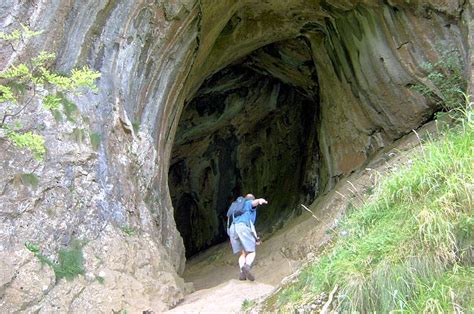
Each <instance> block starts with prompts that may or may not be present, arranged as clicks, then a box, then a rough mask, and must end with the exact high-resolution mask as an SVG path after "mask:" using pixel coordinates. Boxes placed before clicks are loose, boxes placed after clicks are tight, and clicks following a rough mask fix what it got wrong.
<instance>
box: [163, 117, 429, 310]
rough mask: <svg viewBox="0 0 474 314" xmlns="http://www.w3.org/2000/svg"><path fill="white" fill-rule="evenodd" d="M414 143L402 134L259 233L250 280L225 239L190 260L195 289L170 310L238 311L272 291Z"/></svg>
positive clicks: (412, 136) (406, 155)
mask: <svg viewBox="0 0 474 314" xmlns="http://www.w3.org/2000/svg"><path fill="white" fill-rule="evenodd" d="M427 131H430V132H433V131H434V126H433V124H429V125H427V126H425V127H423V128H422V129H421V130H418V134H419V135H423V134H424V133H425V132H427ZM418 143H419V141H418V139H417V137H416V136H415V134H413V133H412V134H410V135H408V136H406V137H405V138H402V139H401V140H399V141H398V142H396V143H395V144H394V145H393V146H392V147H391V148H389V149H386V150H384V151H382V152H380V153H379V154H378V155H377V156H375V157H374V158H373V159H372V161H371V162H370V163H369V164H368V165H367V166H366V168H365V169H363V170H361V171H358V172H355V173H353V174H352V175H351V176H349V177H348V178H345V179H344V180H341V182H339V183H338V184H337V185H336V186H335V188H334V189H333V190H332V191H331V192H329V193H327V194H326V195H324V196H322V197H320V198H318V200H317V201H316V202H315V203H313V204H312V205H311V206H309V207H310V209H311V211H312V212H313V214H311V213H309V212H306V211H303V213H302V214H301V215H299V216H296V217H295V218H293V219H291V221H289V222H288V224H286V225H285V227H284V228H282V229H280V230H278V231H277V232H275V233H274V234H273V235H272V236H271V237H269V238H268V239H265V235H263V243H262V245H260V246H259V247H258V248H257V258H256V260H255V263H254V267H253V268H252V271H253V273H254V274H255V277H256V280H255V281H254V282H249V281H239V280H238V275H239V273H238V263H237V258H238V256H234V255H232V254H231V248H230V244H229V243H228V242H227V243H223V244H220V245H216V246H214V247H212V248H210V249H208V250H206V251H204V252H202V253H201V254H199V255H198V256H196V257H194V258H192V259H191V260H189V261H188V263H187V265H186V271H185V273H184V275H183V277H184V279H185V280H186V282H192V283H193V284H194V289H195V292H193V293H191V294H189V295H187V296H186V297H185V299H184V300H183V301H182V302H181V303H180V304H178V305H177V306H176V307H175V308H173V309H171V310H170V311H169V313H208V312H219V313H236V312H239V311H241V310H242V303H243V302H244V301H245V300H247V301H251V300H257V301H258V299H259V298H263V297H265V296H267V295H268V294H270V293H272V291H274V290H275V289H276V287H277V286H279V285H280V284H281V283H282V281H283V282H285V281H286V280H289V279H290V278H291V274H294V273H295V272H296V271H297V270H298V269H299V268H300V267H301V265H302V264H303V263H305V262H307V261H308V260H311V259H312V258H314V257H315V256H316V255H317V254H318V251H319V250H320V249H321V248H322V246H323V245H324V244H325V243H327V241H329V239H330V234H331V231H330V230H331V229H332V228H333V227H334V226H335V225H336V224H337V220H338V219H339V217H340V216H341V215H342V214H343V212H344V210H345V209H346V208H347V206H348V204H349V203H351V204H353V205H357V204H358V202H360V201H361V199H362V195H363V194H364V192H365V191H366V190H367V189H368V188H371V187H372V185H373V184H374V180H376V179H377V178H379V177H380V174H382V173H384V172H386V171H390V170H392V169H393V168H394V167H397V165H399V164H403V163H405V162H406V161H407V160H408V159H410V156H411V153H406V151H409V150H411V149H413V148H414V147H419V146H418Z"/></svg>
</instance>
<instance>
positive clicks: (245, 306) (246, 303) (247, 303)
mask: <svg viewBox="0 0 474 314" xmlns="http://www.w3.org/2000/svg"><path fill="white" fill-rule="evenodd" d="M255 304H256V303H255V301H254V300H247V299H245V300H244V301H243V302H242V306H241V309H242V311H247V310H250V309H251V308H252V307H253V306H254V305H255Z"/></svg>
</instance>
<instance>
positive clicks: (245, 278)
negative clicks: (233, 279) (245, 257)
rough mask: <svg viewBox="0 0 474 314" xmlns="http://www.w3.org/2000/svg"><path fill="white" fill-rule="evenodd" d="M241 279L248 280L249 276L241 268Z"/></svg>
mask: <svg viewBox="0 0 474 314" xmlns="http://www.w3.org/2000/svg"><path fill="white" fill-rule="evenodd" d="M239 280H247V276H245V274H244V272H243V271H242V270H240V274H239Z"/></svg>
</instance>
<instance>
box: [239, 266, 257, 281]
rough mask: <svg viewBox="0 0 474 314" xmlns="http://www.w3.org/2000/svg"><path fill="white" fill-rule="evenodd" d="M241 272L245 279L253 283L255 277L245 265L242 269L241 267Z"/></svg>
mask: <svg viewBox="0 0 474 314" xmlns="http://www.w3.org/2000/svg"><path fill="white" fill-rule="evenodd" d="M242 272H243V273H244V274H245V277H247V279H248V280H250V281H254V280H255V276H254V275H253V274H252V273H251V272H250V266H249V265H247V264H245V265H244V267H242Z"/></svg>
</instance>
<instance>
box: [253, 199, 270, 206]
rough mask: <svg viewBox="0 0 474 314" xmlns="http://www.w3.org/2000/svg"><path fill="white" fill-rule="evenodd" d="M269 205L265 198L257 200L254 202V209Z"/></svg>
mask: <svg viewBox="0 0 474 314" xmlns="http://www.w3.org/2000/svg"><path fill="white" fill-rule="evenodd" d="M263 204H268V202H267V201H266V200H265V199H264V198H257V199H256V200H253V201H252V207H257V206H258V205H263Z"/></svg>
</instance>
